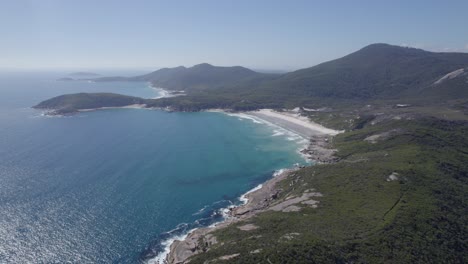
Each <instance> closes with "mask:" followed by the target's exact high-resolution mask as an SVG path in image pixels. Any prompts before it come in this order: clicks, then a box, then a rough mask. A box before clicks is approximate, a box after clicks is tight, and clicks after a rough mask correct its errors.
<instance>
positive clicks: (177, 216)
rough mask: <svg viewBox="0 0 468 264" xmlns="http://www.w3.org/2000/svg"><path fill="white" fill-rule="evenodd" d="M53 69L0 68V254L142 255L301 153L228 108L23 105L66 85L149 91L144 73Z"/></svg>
mask: <svg viewBox="0 0 468 264" xmlns="http://www.w3.org/2000/svg"><path fill="white" fill-rule="evenodd" d="M65 76H66V74H65V73H58V72H55V73H48V72H28V73H27V72H10V73H5V72H4V73H0V212H1V213H0V263H63V262H67V261H70V262H73V263H138V262H146V261H148V260H149V259H151V258H154V257H155V256H157V255H158V254H160V253H161V252H162V251H164V248H165V246H166V244H167V241H168V240H170V239H171V238H173V237H175V236H180V235H183V234H184V233H185V232H187V231H188V230H190V229H193V228H196V227H199V226H204V225H209V224H212V223H213V222H215V221H220V220H222V218H223V216H222V214H221V209H222V208H225V207H227V206H229V205H231V204H238V203H240V201H239V197H240V196H241V195H242V194H243V193H245V192H246V191H248V190H250V189H252V188H254V187H255V186H257V185H258V184H260V183H262V182H264V181H265V180H267V179H268V178H270V177H272V174H273V173H274V172H275V171H276V170H279V169H281V168H285V167H291V166H293V164H295V163H304V162H305V161H304V159H303V158H302V157H301V155H300V154H299V153H298V152H297V150H298V149H299V148H300V147H301V144H303V143H304V141H303V139H301V138H300V137H298V136H295V135H293V134H291V133H287V132H286V131H282V130H281V129H279V128H277V127H273V126H269V125H266V124H264V123H262V122H258V121H255V120H251V119H248V118H244V117H243V116H238V115H231V116H230V115H226V114H223V113H211V112H201V113H167V112H163V111H159V110H145V109H111V110H101V111H95V112H86V113H81V114H78V115H74V116H69V117H47V116H43V115H42V112H41V111H38V110H34V109H31V108H30V107H31V106H32V105H35V104H37V103H39V102H40V101H42V100H45V99H48V98H50V97H53V96H57V95H61V94H65V93H74V92H116V93H122V94H128V95H135V96H141V97H145V98H151V97H156V96H158V91H156V90H154V89H152V88H150V87H149V86H148V84H147V83H126V82H122V83H90V82H86V81H80V82H59V81H55V80H56V79H57V78H60V77H65Z"/></svg>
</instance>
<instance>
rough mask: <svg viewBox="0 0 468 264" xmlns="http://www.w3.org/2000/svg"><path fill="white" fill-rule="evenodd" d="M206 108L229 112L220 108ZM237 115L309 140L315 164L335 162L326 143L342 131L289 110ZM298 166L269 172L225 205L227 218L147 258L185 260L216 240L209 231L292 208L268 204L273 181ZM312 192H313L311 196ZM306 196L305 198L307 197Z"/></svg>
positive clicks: (273, 190) (275, 190)
mask: <svg viewBox="0 0 468 264" xmlns="http://www.w3.org/2000/svg"><path fill="white" fill-rule="evenodd" d="M208 111H210V112H222V113H226V114H232V113H228V112H226V111H224V110H222V109H212V110H208ZM238 114H241V115H245V116H244V118H251V119H252V121H254V122H255V120H256V119H259V120H260V121H262V122H259V121H258V120H257V122H258V123H270V124H273V125H276V126H278V127H281V128H282V129H285V130H288V131H291V132H292V133H296V134H298V135H300V136H301V137H303V138H306V139H308V146H307V147H306V148H305V149H302V150H301V151H300V152H301V153H302V154H304V155H305V156H306V158H307V159H310V160H314V161H315V162H316V163H332V162H334V161H335V159H334V157H333V154H334V152H335V150H333V149H330V148H329V147H328V146H329V142H330V139H331V138H332V137H333V136H335V135H337V134H339V133H342V132H343V131H338V130H333V129H329V128H326V127H323V126H321V125H319V124H317V123H315V122H312V121H310V120H308V119H307V118H306V117H301V116H300V115H299V114H298V113H292V112H276V111H274V110H271V109H261V110H258V111H250V112H241V113H234V115H238ZM298 169H299V168H298V167H293V168H287V169H282V170H280V171H278V172H276V173H275V174H274V175H272V178H270V179H269V180H267V181H266V182H264V183H263V184H260V185H259V186H257V187H255V188H253V189H251V190H249V191H248V192H246V193H245V194H243V195H242V196H241V197H240V198H239V200H241V201H242V202H243V204H241V205H239V206H232V207H229V208H226V213H227V217H226V218H225V219H224V220H223V221H221V222H219V223H216V224H214V225H211V226H208V227H203V228H198V229H194V230H191V231H189V232H188V233H187V234H186V235H185V236H182V237H179V238H173V239H172V240H171V242H169V243H168V244H167V247H166V250H165V251H164V252H163V253H162V254H163V255H161V254H160V255H158V258H154V259H152V260H150V261H148V263H168V264H175V263H186V261H187V260H188V259H189V258H190V257H191V256H193V255H196V254H199V253H202V252H204V251H206V250H209V246H210V245H213V244H216V243H217V240H216V237H215V236H214V235H213V234H212V233H213V232H214V231H216V230H218V229H221V228H224V227H227V226H229V225H231V224H233V223H237V222H241V221H244V220H246V219H248V218H250V217H252V216H254V215H256V214H258V213H260V212H264V211H267V210H288V209H289V207H291V208H292V207H293V206H290V204H288V203H280V204H276V205H275V208H274V209H273V208H271V206H272V204H273V203H274V202H276V198H277V196H278V193H279V192H280V191H281V190H280V189H278V188H277V187H276V184H277V183H278V182H280V181H282V180H284V179H286V178H287V177H288V176H289V175H291V174H292V173H294V172H295V171H297V170H298ZM315 194H316V193H312V194H311V196H312V195H315ZM318 195H320V194H318ZM308 198H309V197H306V199H308ZM311 201H312V200H311ZM245 228H246V230H247V229H249V228H255V227H247V226H246V227H245ZM200 241H202V242H203V245H200V244H199V243H200ZM169 244H170V245H169ZM164 254H165V256H164Z"/></svg>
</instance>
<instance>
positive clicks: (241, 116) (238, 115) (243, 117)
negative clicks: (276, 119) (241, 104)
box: [225, 113, 263, 124]
mask: <svg viewBox="0 0 468 264" xmlns="http://www.w3.org/2000/svg"><path fill="white" fill-rule="evenodd" d="M225 114H226V115H228V116H234V117H237V118H239V120H242V119H247V120H250V121H252V122H254V123H256V124H263V122H262V120H260V119H258V118H255V117H253V116H249V115H246V114H240V113H239V114H237V113H236V114H233V113H225Z"/></svg>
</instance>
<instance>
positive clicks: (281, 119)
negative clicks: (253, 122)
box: [246, 109, 342, 138]
mask: <svg viewBox="0 0 468 264" xmlns="http://www.w3.org/2000/svg"><path fill="white" fill-rule="evenodd" d="M246 114H247V115H251V116H255V117H258V118H260V119H262V120H265V121H267V122H270V123H272V124H275V125H277V126H279V127H282V128H284V129H287V130H290V131H292V132H294V133H296V134H299V135H301V136H302V137H304V138H309V137H311V136H316V135H330V136H334V135H337V134H339V133H341V132H342V131H338V130H333V129H330V128H326V127H324V126H322V125H319V124H317V123H314V122H312V121H310V120H308V118H307V117H303V116H300V115H299V114H298V113H294V112H277V111H274V110H272V109H261V110H258V111H250V112H246Z"/></svg>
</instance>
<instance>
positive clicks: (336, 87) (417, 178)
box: [35, 44, 468, 263]
mask: <svg viewBox="0 0 468 264" xmlns="http://www.w3.org/2000/svg"><path fill="white" fill-rule="evenodd" d="M467 69H468V54H466V53H436V52H429V51H424V50H420V49H414V48H406V47H399V46H392V45H387V44H373V45H370V46H367V47H364V48H363V49H361V50H359V51H356V52H354V53H352V54H350V55H347V56H345V57H343V58H339V59H336V60H333V61H329V62H325V63H322V64H320V65H317V66H314V67H310V68H306V69H302V70H298V71H294V72H290V73H285V74H261V73H256V72H254V71H251V70H248V69H246V68H243V67H216V66H212V65H208V64H201V65H196V66H194V67H191V68H185V67H177V68H170V69H169V68H166V69H161V70H158V71H155V72H153V73H150V74H148V75H143V76H136V77H131V78H126V77H110V78H109V77H105V78H98V79H95V81H115V80H119V81H146V82H150V83H152V84H153V85H154V86H155V87H163V88H165V89H167V90H169V91H179V92H180V91H184V94H185V95H184V96H178V97H170V98H160V99H141V98H136V97H130V96H122V95H116V94H104V93H99V94H73V95H64V96H59V97H55V98H52V99H50V100H46V101H44V102H42V103H39V104H38V105H36V106H35V108H38V109H49V110H51V111H52V114H64V113H75V112H78V111H80V110H85V109H99V108H103V107H123V106H131V105H139V106H141V107H147V108H163V109H168V110H171V111H202V110H210V109H223V110H225V111H234V112H243V113H246V114H249V115H252V116H255V117H257V118H261V119H264V120H266V121H268V122H271V123H274V124H277V125H279V126H286V127H288V128H289V129H292V130H295V131H296V132H297V133H299V134H301V135H303V136H304V137H307V138H309V139H310V146H309V148H308V149H306V150H304V153H306V154H308V155H310V157H311V158H312V159H314V160H316V161H319V162H317V164H315V165H313V166H309V167H305V168H295V169H292V170H290V171H288V172H285V173H283V174H281V175H279V176H277V177H275V178H273V179H272V180H270V181H269V182H267V183H265V184H264V185H263V187H262V188H261V189H259V190H257V191H255V192H252V193H249V194H248V195H246V198H247V199H248V203H247V204H246V205H244V206H240V207H237V208H231V209H230V217H228V218H227V220H226V222H223V223H221V224H219V225H218V226H216V227H215V228H211V229H198V230H195V231H193V232H192V233H191V234H189V235H188V236H187V238H186V239H185V240H183V241H176V242H175V243H174V244H173V245H172V246H171V252H170V254H168V257H167V261H168V262H169V263H187V262H188V261H190V263H218V262H223V261H229V262H231V263H324V262H329V261H330V260H332V262H339V263H382V262H395V261H397V262H401V263H415V262H425V263H429V262H432V263H442V262H450V263H463V262H466V260H467V255H466V252H467V250H468V244H467V242H466V237H467V235H468V232H467V230H468V224H467V223H468V214H467V213H466V208H468V203H467V201H468V178H467V175H468V165H467V162H466V161H467V160H468V74H467V73H468V70H467ZM266 109H273V110H266ZM312 122H314V123H312ZM318 124H320V125H318ZM340 132H341V133H340ZM159 253H160V252H154V256H150V257H155V256H156V255H157V254H159Z"/></svg>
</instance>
